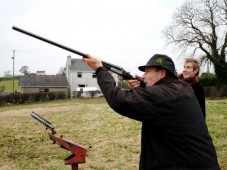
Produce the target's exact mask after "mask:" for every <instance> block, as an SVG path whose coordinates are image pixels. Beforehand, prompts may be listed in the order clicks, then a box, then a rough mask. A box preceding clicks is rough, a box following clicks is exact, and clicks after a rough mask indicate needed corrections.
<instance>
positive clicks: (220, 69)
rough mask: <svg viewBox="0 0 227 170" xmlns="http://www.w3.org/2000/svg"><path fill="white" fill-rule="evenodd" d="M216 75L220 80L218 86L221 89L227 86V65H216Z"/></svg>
mask: <svg viewBox="0 0 227 170" xmlns="http://www.w3.org/2000/svg"><path fill="white" fill-rule="evenodd" d="M214 69H215V73H216V76H217V79H218V84H217V86H218V87H219V88H220V87H222V86H223V85H227V64H226V63H225V62H224V63H220V64H216V65H214Z"/></svg>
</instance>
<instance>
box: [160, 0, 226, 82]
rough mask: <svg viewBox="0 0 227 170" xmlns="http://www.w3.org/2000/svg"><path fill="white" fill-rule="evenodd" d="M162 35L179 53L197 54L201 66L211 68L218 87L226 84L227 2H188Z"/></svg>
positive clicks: (175, 14) (193, 0) (209, 0)
mask: <svg viewBox="0 0 227 170" xmlns="http://www.w3.org/2000/svg"><path fill="white" fill-rule="evenodd" d="M163 35H164V38H165V39H166V42H167V45H174V46H175V47H176V48H177V49H179V50H180V51H181V52H185V51H189V50H191V49H193V50H192V51H191V53H192V54H191V55H195V54H196V52H199V53H200V54H201V55H200V57H199V59H200V61H201V64H202V63H205V62H210V63H212V64H213V66H214V70H215V74H216V76H217V78H218V85H219V86H220V85H224V84H227V60H226V54H227V51H226V47H227V0H187V1H186V2H185V3H184V4H183V5H182V6H181V7H180V8H178V9H177V12H176V13H174V14H173V20H172V22H171V24H170V25H169V26H167V27H166V28H165V30H164V31H163Z"/></svg>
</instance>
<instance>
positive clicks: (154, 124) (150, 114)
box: [83, 54, 220, 170]
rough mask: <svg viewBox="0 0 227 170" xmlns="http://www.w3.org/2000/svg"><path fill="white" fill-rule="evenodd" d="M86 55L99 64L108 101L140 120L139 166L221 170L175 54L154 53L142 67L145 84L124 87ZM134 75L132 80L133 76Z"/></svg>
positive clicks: (143, 168)
mask: <svg viewBox="0 0 227 170" xmlns="http://www.w3.org/2000/svg"><path fill="white" fill-rule="evenodd" d="M87 57H88V58H84V59H83V60H84V61H85V62H86V63H87V64H88V65H89V66H90V67H91V68H93V69H94V70H96V75H97V81H98V84H99V86H100V88H101V90H102V92H103V94H104V97H105V98H106V101H107V103H108V104H109V105H110V107H111V108H112V109H113V110H114V111H116V112H117V113H119V114H121V115H123V116H127V117H129V118H131V119H135V120H138V121H141V122H142V132H141V154H140V164H139V169H140V170H219V169H220V167H219V164H218V160H217V155H216V151H215V148H214V145H213V142H212V139H211V137H210V135H209V132H208V129H207V126H206V124H205V121H204V118H203V114H202V111H201V109H200V106H199V103H198V101H197V99H196V97H195V94H194V92H193V90H192V88H191V86H190V85H189V84H188V83H186V82H184V81H183V80H181V79H178V78H177V76H176V75H175V66H174V63H173V61H172V59H171V58H170V57H168V56H166V55H162V54H155V55H154V56H152V57H151V59H150V60H149V61H148V62H147V64H146V65H143V66H140V67H139V70H141V71H143V72H144V74H143V76H142V81H143V82H144V83H145V87H136V88H132V89H130V90H122V89H121V88H119V87H117V86H116V82H115V81H114V79H113V77H112V76H111V74H110V73H109V72H108V70H107V69H105V68H104V67H103V65H102V62H101V60H100V59H98V58H95V57H92V56H90V55H87ZM132 81H133V80H132Z"/></svg>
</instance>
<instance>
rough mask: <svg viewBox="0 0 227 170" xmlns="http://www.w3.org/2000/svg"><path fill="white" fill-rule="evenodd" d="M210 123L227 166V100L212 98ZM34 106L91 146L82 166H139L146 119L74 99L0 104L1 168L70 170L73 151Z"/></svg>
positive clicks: (103, 169) (100, 169)
mask: <svg viewBox="0 0 227 170" xmlns="http://www.w3.org/2000/svg"><path fill="white" fill-rule="evenodd" d="M206 102H207V103H206V104H207V124H208V127H209V129H210V133H211V136H212V138H213V140H214V143H215V146H216V149H217V154H218V158H219V163H220V165H221V167H222V169H227V100H207V101H206ZM32 111H34V112H36V113H38V114H40V115H41V116H43V117H44V118H46V119H48V120H49V121H51V122H53V124H54V125H55V126H56V131H57V134H59V135H64V137H65V138H67V139H70V140H72V141H74V142H75V143H77V144H80V145H82V146H85V147H86V148H88V147H89V146H91V147H92V148H91V149H88V152H87V155H88V156H87V161H86V163H85V164H79V169H81V170H85V169H86V170H110V169H111V170H136V169H138V162H139V153H140V128H141V123H140V122H137V121H134V120H131V119H128V118H126V117H122V116H120V115H118V114H116V113H114V111H112V110H111V109H110V108H109V106H108V105H107V104H106V102H105V100H104V99H102V98H101V99H72V100H65V101H62V100H59V101H53V102H46V103H34V104H27V105H12V106H5V107H0V135H1V138H0V153H1V154H0V169H1V170H12V169H14V170H43V169H48V170H70V169H71V167H70V166H69V165H64V161H63V160H64V159H65V158H66V157H68V156H69V155H70V152H69V151H66V150H64V149H62V148H60V147H59V145H57V144H53V143H52V141H51V140H50V139H49V137H48V131H46V130H45V128H44V126H43V125H42V124H40V123H38V122H37V121H36V120H34V119H33V118H32V117H31V116H30V113H31V112H32Z"/></svg>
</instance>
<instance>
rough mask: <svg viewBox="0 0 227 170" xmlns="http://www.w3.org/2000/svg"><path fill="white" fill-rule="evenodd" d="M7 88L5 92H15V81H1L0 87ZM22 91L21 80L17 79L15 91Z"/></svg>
mask: <svg viewBox="0 0 227 170" xmlns="http://www.w3.org/2000/svg"><path fill="white" fill-rule="evenodd" d="M3 85H4V86H5V90H4V91H5V92H11V93H12V92H13V80H4V81H0V87H2V86H3ZM18 90H20V87H19V80H18V79H15V80H14V91H18Z"/></svg>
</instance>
